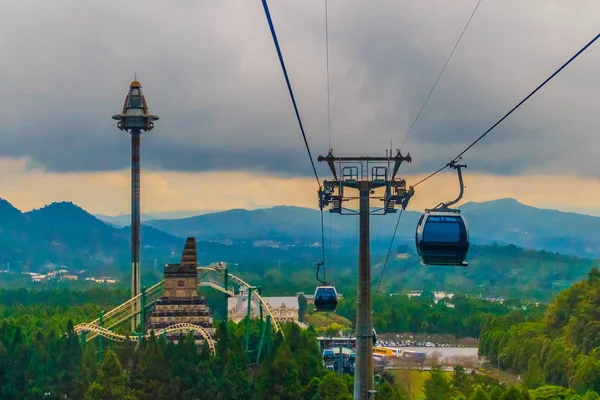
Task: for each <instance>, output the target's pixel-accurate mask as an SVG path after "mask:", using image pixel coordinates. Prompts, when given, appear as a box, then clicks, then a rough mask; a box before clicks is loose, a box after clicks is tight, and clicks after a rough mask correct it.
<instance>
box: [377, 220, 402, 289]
mask: <svg viewBox="0 0 600 400" xmlns="http://www.w3.org/2000/svg"><path fill="white" fill-rule="evenodd" d="M403 211H404V209H403V208H401V209H400V213H399V214H398V219H397V220H396V227H395V228H394V234H393V235H392V240H391V241H390V248H389V249H388V252H387V255H386V256H385V262H384V263H383V268H382V269H381V275H380V276H379V282H377V290H375V294H377V293H378V292H379V286H381V281H382V280H383V274H384V273H385V267H387V263H388V260H389V258H390V253H391V252H392V246H393V245H394V239H395V238H396V232H397V231H398V224H400V217H402V212H403Z"/></svg>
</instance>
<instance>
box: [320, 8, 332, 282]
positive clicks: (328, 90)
mask: <svg viewBox="0 0 600 400" xmlns="http://www.w3.org/2000/svg"><path fill="white" fill-rule="evenodd" d="M328 8H329V7H328V3H327V0H325V60H326V62H325V65H326V70H327V79H326V80H327V134H328V135H327V137H328V141H329V147H328V150H329V151H331V89H330V84H329V80H330V79H329V14H328ZM324 230H325V227H324V223H323V208H321V246H322V247H323V259H322V260H321V261H322V262H323V281H325V282H327V274H326V265H325V233H324ZM329 257H330V258H331V214H330V215H329Z"/></svg>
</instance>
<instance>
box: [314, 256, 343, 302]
mask: <svg viewBox="0 0 600 400" xmlns="http://www.w3.org/2000/svg"><path fill="white" fill-rule="evenodd" d="M324 264H325V263H324V262H323V261H317V262H316V263H315V265H316V266H317V280H318V281H319V282H321V283H322V285H320V286H317V289H316V290H315V308H316V309H317V311H321V312H333V311H335V309H336V308H337V303H338V301H337V291H336V290H335V286H333V285H331V284H330V283H327V282H325V281H322V280H321V279H320V278H319V269H320V268H321V266H322V265H324ZM324 270H325V268H323V271H324ZM323 274H324V272H323ZM323 279H325V276H324V275H323Z"/></svg>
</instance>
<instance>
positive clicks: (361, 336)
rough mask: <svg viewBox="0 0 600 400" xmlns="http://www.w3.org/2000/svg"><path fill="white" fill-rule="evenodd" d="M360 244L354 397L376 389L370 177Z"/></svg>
mask: <svg viewBox="0 0 600 400" xmlns="http://www.w3.org/2000/svg"><path fill="white" fill-rule="evenodd" d="M359 191H360V208H359V213H360V216H359V221H360V228H359V229H360V244H359V246H360V247H359V252H358V288H357V297H356V302H357V304H356V361H355V367H354V399H355V400H363V399H367V398H368V393H369V390H372V389H373V341H372V340H373V339H372V336H373V333H372V332H373V330H372V329H373V328H372V327H373V324H372V318H373V314H372V312H371V251H370V243H369V219H370V218H369V216H370V209H369V199H370V197H369V195H370V191H371V186H370V182H369V181H363V182H360V184H359Z"/></svg>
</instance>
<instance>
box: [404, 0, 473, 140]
mask: <svg viewBox="0 0 600 400" xmlns="http://www.w3.org/2000/svg"><path fill="white" fill-rule="evenodd" d="M479 4H481V0H479V1H478V2H477V4H476V5H475V8H474V9H473V12H472V13H471V16H470V17H469V20H468V21H467V23H466V25H465V27H464V28H463V30H462V32H461V33H460V36H459V37H458V40H457V41H456V44H455V45H454V48H453V49H452V51H451V52H450V55H449V56H448V59H447V60H446V63H445V64H444V66H443V67H442V70H441V71H440V74H439V75H438V77H437V79H436V80H435V82H434V84H433V87H432V88H431V90H430V91H429V94H428V95H427V98H426V99H425V102H423V105H422V106H421V109H420V110H419V113H418V114H417V116H416V117H415V119H414V121H413V123H412V124H411V126H410V128H409V129H408V132H406V135H405V136H404V139H403V140H402V143H401V144H400V150H402V146H404V142H406V139H408V136H409V135H410V133H411V132H412V130H413V128H414V127H415V125H416V123H417V121H418V120H419V117H420V116H421V113H422V112H423V109H425V106H426V105H427V102H428V101H429V98H430V97H431V94H432V93H433V91H434V90H435V87H436V86H437V84H438V82H439V81H440V78H441V77H442V74H443V73H444V71H445V70H446V67H447V66H448V63H449V62H450V59H451V58H452V56H453V55H454V52H455V51H456V48H457V47H458V44H459V43H460V41H461V39H462V37H463V35H464V34H465V32H466V31H467V28H468V27H469V24H470V23H471V20H472V19H473V16H474V15H475V12H477V8H479Z"/></svg>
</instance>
